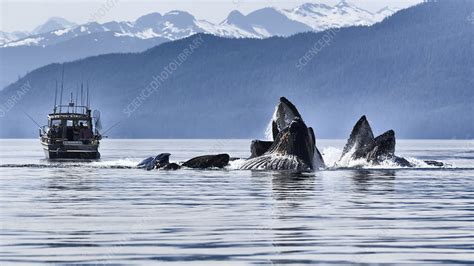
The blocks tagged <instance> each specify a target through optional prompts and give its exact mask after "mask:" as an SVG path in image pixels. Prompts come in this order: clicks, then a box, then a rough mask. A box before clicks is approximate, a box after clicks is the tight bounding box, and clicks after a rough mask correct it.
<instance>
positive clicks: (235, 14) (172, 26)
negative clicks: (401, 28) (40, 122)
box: [0, 0, 397, 88]
mask: <svg viewBox="0 0 474 266" xmlns="http://www.w3.org/2000/svg"><path fill="white" fill-rule="evenodd" d="M396 10H397V9H396V8H391V7H385V8H383V9H381V10H380V11H378V12H375V13H373V12H370V11H367V10H365V9H362V8H359V7H357V6H356V5H354V4H349V3H347V2H346V1H345V0H343V1H341V2H340V3H338V4H337V5H334V6H328V5H325V4H317V3H307V4H303V5H300V6H298V7H295V8H292V9H278V8H272V7H267V8H262V9H259V10H255V11H253V12H251V13H249V14H247V15H244V14H242V13H240V12H239V11H236V10H235V11H232V12H231V13H230V14H229V15H228V16H227V18H226V19H225V20H223V21H222V22H220V23H212V22H209V21H206V20H199V19H196V18H195V17H194V16H193V15H191V14H189V13H187V12H184V11H171V12H168V13H166V14H163V15H162V14H160V13H151V14H147V15H144V16H142V17H140V18H138V19H137V20H135V21H130V22H128V21H125V22H117V21H111V22H107V23H103V24H99V23H97V22H89V23H86V24H82V25H77V24H75V23H73V22H69V21H67V20H65V19H63V18H59V17H54V18H51V19H49V20H48V21H47V22H46V23H44V24H43V25H40V26H38V27H36V28H35V29H34V30H33V31H32V32H12V33H7V32H0V58H2V64H1V66H0V67H1V69H0V70H1V72H2V77H1V80H0V87H1V88H3V87H4V86H6V85H7V84H9V83H10V82H13V81H14V80H15V79H17V78H18V77H19V76H22V75H24V74H26V73H27V71H30V70H33V69H35V68H37V67H40V66H43V65H46V64H49V63H53V62H65V61H71V60H75V59H80V58H83V57H87V56H93V55H99V54H104V53H117V52H140V51H144V50H146V49H148V48H151V47H153V46H155V45H157V44H160V43H163V42H166V41H173V40H178V39H182V38H186V37H189V36H191V35H193V34H196V33H209V34H213V35H216V36H221V37H230V38H268V37H271V36H290V35H293V34H296V33H300V32H306V31H323V30H326V29H328V28H334V27H347V26H353V25H372V24H374V23H376V22H379V21H381V20H382V19H383V18H385V17H387V16H390V15H392V14H393V13H394V12H395V11H396Z"/></svg>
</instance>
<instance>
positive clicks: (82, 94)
mask: <svg viewBox="0 0 474 266" xmlns="http://www.w3.org/2000/svg"><path fill="white" fill-rule="evenodd" d="M83 87H84V81H81V106H84V93H83Z"/></svg>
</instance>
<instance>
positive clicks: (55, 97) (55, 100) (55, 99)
mask: <svg viewBox="0 0 474 266" xmlns="http://www.w3.org/2000/svg"><path fill="white" fill-rule="evenodd" d="M55 81H56V90H55V92H54V113H56V106H57V104H56V102H57V100H58V80H57V79H55Z"/></svg>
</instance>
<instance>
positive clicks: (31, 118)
mask: <svg viewBox="0 0 474 266" xmlns="http://www.w3.org/2000/svg"><path fill="white" fill-rule="evenodd" d="M23 113H25V115H26V116H27V117H28V118H29V119H30V120H31V121H32V122H33V123H35V124H36V125H37V126H38V128H41V126H40V124H38V122H36V121H35V120H34V119H33V117H31V116H30V115H29V114H28V113H27V112H25V111H23Z"/></svg>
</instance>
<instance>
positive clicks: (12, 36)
mask: <svg viewBox="0 0 474 266" xmlns="http://www.w3.org/2000/svg"><path fill="white" fill-rule="evenodd" d="M29 34H30V33H29V32H25V31H14V32H4V31H0V46H2V45H3V44H5V43H7V42H13V41H16V40H19V39H23V38H26V37H27V36H28V35H29Z"/></svg>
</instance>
